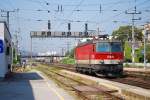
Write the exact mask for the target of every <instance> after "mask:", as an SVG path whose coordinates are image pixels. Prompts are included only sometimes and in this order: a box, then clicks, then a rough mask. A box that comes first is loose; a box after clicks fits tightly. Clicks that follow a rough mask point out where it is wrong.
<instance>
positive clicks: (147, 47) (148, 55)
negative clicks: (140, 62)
mask: <svg viewBox="0 0 150 100" xmlns="http://www.w3.org/2000/svg"><path fill="white" fill-rule="evenodd" d="M146 52H147V54H146V59H147V60H148V62H150V44H148V45H146Z"/></svg>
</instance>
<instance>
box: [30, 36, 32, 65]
mask: <svg viewBox="0 0 150 100" xmlns="http://www.w3.org/2000/svg"><path fill="white" fill-rule="evenodd" d="M30 50H31V51H30V57H31V58H30V66H31V67H32V37H31V41H30Z"/></svg>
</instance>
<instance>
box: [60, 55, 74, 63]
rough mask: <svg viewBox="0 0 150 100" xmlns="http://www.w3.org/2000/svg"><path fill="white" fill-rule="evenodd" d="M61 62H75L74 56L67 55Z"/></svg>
mask: <svg viewBox="0 0 150 100" xmlns="http://www.w3.org/2000/svg"><path fill="white" fill-rule="evenodd" d="M61 63H63V64H75V60H74V59H73V58H69V57H66V58H64V59H63V60H62V61H61Z"/></svg>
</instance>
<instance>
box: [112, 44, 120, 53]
mask: <svg viewBox="0 0 150 100" xmlns="http://www.w3.org/2000/svg"><path fill="white" fill-rule="evenodd" d="M121 51H122V48H121V43H117V42H112V43H111V52H121Z"/></svg>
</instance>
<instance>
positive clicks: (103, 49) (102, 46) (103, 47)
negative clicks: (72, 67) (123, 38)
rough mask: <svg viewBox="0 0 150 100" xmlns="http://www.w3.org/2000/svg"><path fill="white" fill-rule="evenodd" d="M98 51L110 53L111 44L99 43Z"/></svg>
mask: <svg viewBox="0 0 150 100" xmlns="http://www.w3.org/2000/svg"><path fill="white" fill-rule="evenodd" d="M96 51H97V52H109V51H110V46H109V43H97V45H96Z"/></svg>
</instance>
